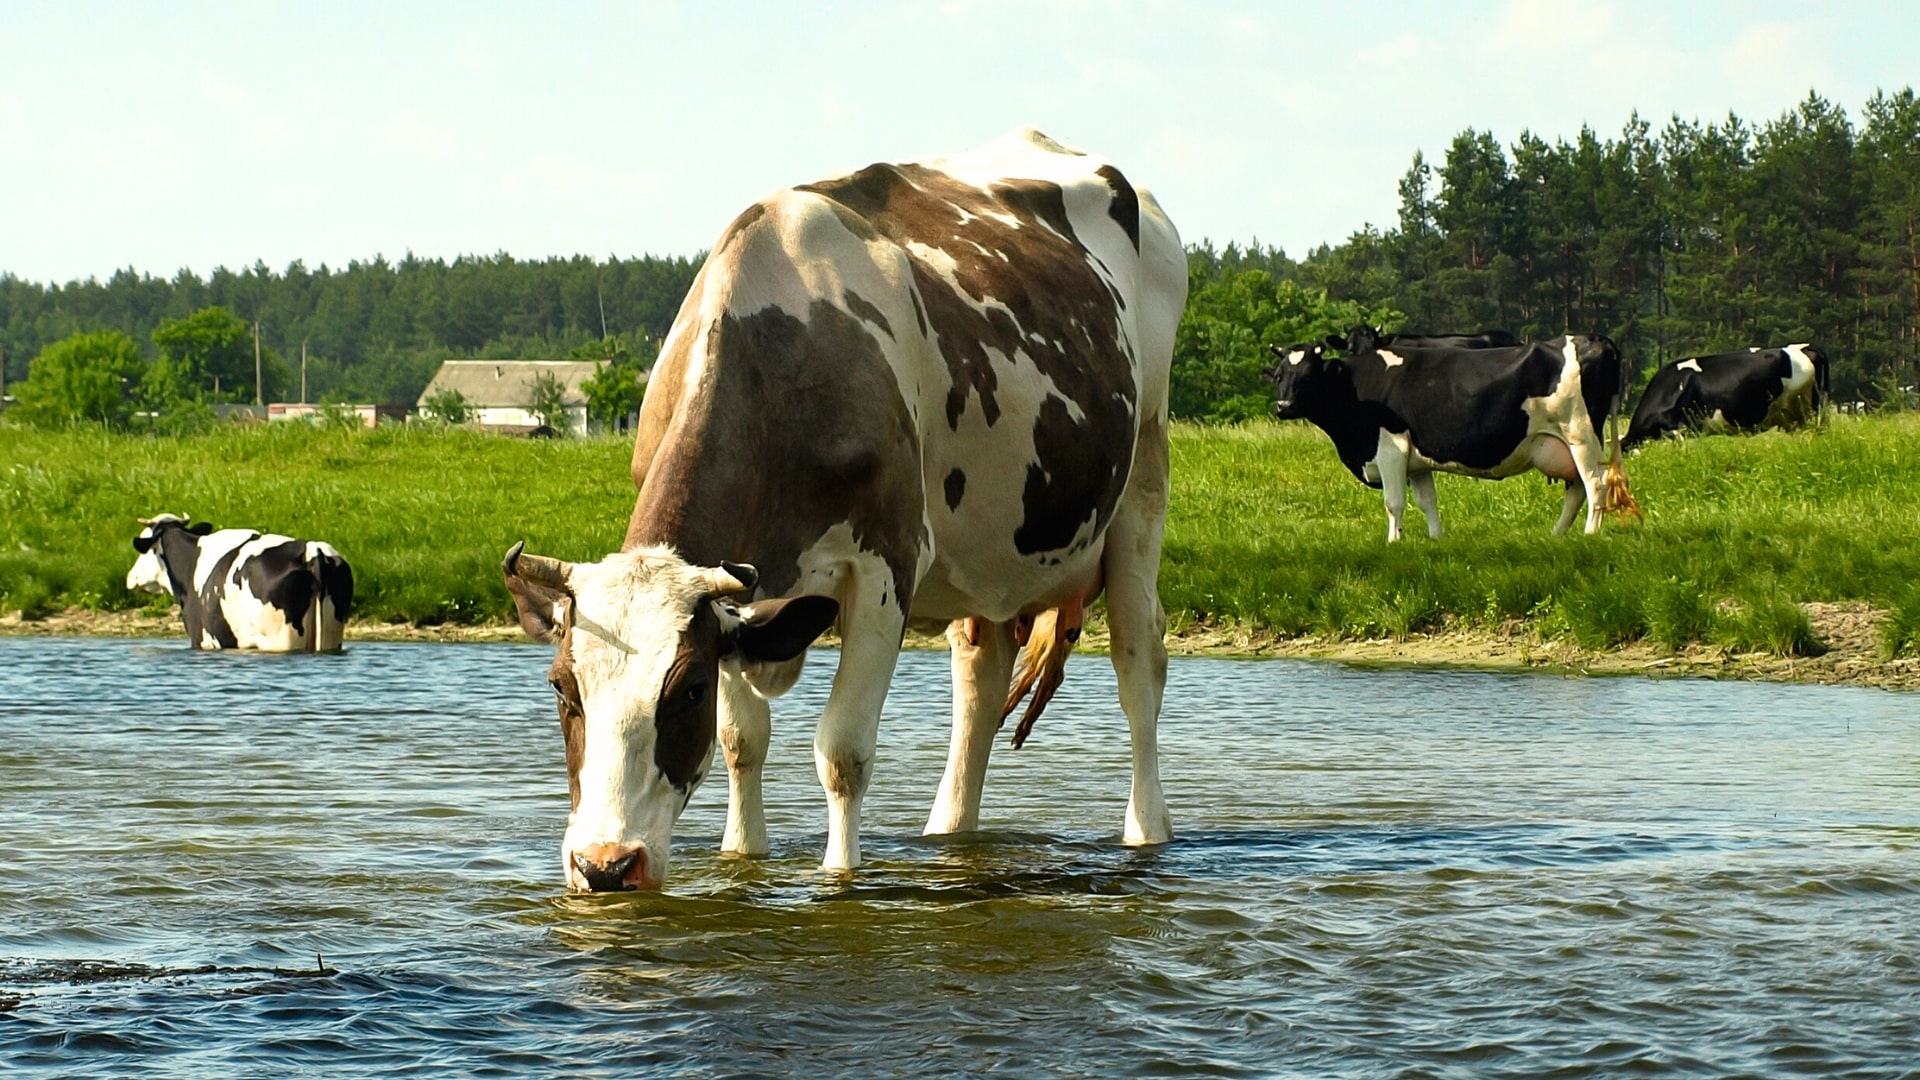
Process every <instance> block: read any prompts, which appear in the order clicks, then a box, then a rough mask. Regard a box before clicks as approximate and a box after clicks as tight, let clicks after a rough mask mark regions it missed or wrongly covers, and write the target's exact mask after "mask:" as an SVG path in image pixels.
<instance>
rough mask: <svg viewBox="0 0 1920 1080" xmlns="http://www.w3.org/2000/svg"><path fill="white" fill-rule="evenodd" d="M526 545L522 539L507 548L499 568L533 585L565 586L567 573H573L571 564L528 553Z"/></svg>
mask: <svg viewBox="0 0 1920 1080" xmlns="http://www.w3.org/2000/svg"><path fill="white" fill-rule="evenodd" d="M526 547H527V542H526V541H524V540H522V541H520V542H519V543H516V544H514V545H513V547H512V548H510V549H508V551H507V557H506V558H505V559H502V560H501V561H500V569H502V570H504V571H506V572H507V573H508V574H511V575H513V576H514V577H518V578H522V579H524V580H526V581H531V582H533V583H534V584H535V585H545V586H547V587H548V588H552V589H564V588H566V587H567V575H569V574H571V573H573V564H572V563H570V562H562V561H560V560H559V559H550V558H548V557H547V556H545V555H528V554H526Z"/></svg>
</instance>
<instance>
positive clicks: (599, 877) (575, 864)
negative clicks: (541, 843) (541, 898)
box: [567, 844, 660, 892]
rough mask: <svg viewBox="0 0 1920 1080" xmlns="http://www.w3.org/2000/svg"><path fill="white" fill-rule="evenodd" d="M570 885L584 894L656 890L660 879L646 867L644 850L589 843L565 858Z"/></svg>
mask: <svg viewBox="0 0 1920 1080" xmlns="http://www.w3.org/2000/svg"><path fill="white" fill-rule="evenodd" d="M567 862H568V867H569V871H570V872H569V873H568V875H567V876H568V877H569V878H570V879H571V881H570V884H572V885H573V886H574V887H575V888H579V889H584V890H586V891H587V892H627V891H631V890H634V889H658V888H659V887H660V879H659V878H658V877H657V876H655V875H654V874H653V873H652V868H651V867H649V866H648V865H647V849H646V848H645V847H622V846H620V845H618V844H592V845H589V846H587V847H584V848H581V849H580V850H579V851H576V852H574V853H573V854H572V855H571V856H569V857H568V860H567Z"/></svg>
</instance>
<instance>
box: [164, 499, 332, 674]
mask: <svg viewBox="0 0 1920 1080" xmlns="http://www.w3.org/2000/svg"><path fill="white" fill-rule="evenodd" d="M140 525H141V529H140V535H138V536H136V537H134V538H133V550H135V551H137V552H139V553H140V557H139V558H138V559H135V560H134V563H133V569H131V570H129V571H127V589H128V591H132V592H138V591H145V592H155V593H163V594H164V593H171V594H172V595H173V598H174V599H175V600H176V601H178V602H179V604H180V617H181V618H182V619H183V620H185V622H186V624H187V640H188V641H189V642H190V643H192V645H193V647H194V648H196V649H259V650H261V651H263V652H333V651H335V650H337V649H339V648H340V635H341V630H342V628H343V627H344V626H345V625H346V622H347V615H348V612H349V611H350V610H351V608H352V607H353V569H352V568H351V567H349V566H348V565H347V561H346V560H345V559H342V558H341V557H340V553H339V552H337V551H335V550H333V547H332V545H329V544H324V543H321V542H320V541H317V540H295V539H293V538H292V537H287V536H276V535H273V534H271V533H265V534H263V533H258V532H254V531H253V530H252V529H221V530H220V531H218V532H215V531H214V529H213V526H212V525H209V524H207V523H206V522H204V521H203V522H198V523H196V524H192V525H189V524H187V519H186V518H183V517H177V516H175V515H173V514H161V515H159V516H158V517H154V518H141V519H140Z"/></svg>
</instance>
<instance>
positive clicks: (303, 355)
mask: <svg viewBox="0 0 1920 1080" xmlns="http://www.w3.org/2000/svg"><path fill="white" fill-rule="evenodd" d="M306 403H307V343H306V341H305V340H302V341H301V342H300V404H302V405H305V404H306Z"/></svg>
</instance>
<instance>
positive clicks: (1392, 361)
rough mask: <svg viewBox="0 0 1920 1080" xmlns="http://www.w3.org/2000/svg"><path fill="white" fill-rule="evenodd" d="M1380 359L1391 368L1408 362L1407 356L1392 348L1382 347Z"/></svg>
mask: <svg viewBox="0 0 1920 1080" xmlns="http://www.w3.org/2000/svg"><path fill="white" fill-rule="evenodd" d="M1380 360H1381V362H1382V363H1384V364H1386V365H1387V366H1388V367H1390V368H1395V367H1399V366H1400V365H1401V364H1404V363H1406V362H1407V358H1406V357H1404V356H1401V355H1400V354H1399V353H1397V352H1394V351H1393V350H1392V349H1381V350H1380Z"/></svg>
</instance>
